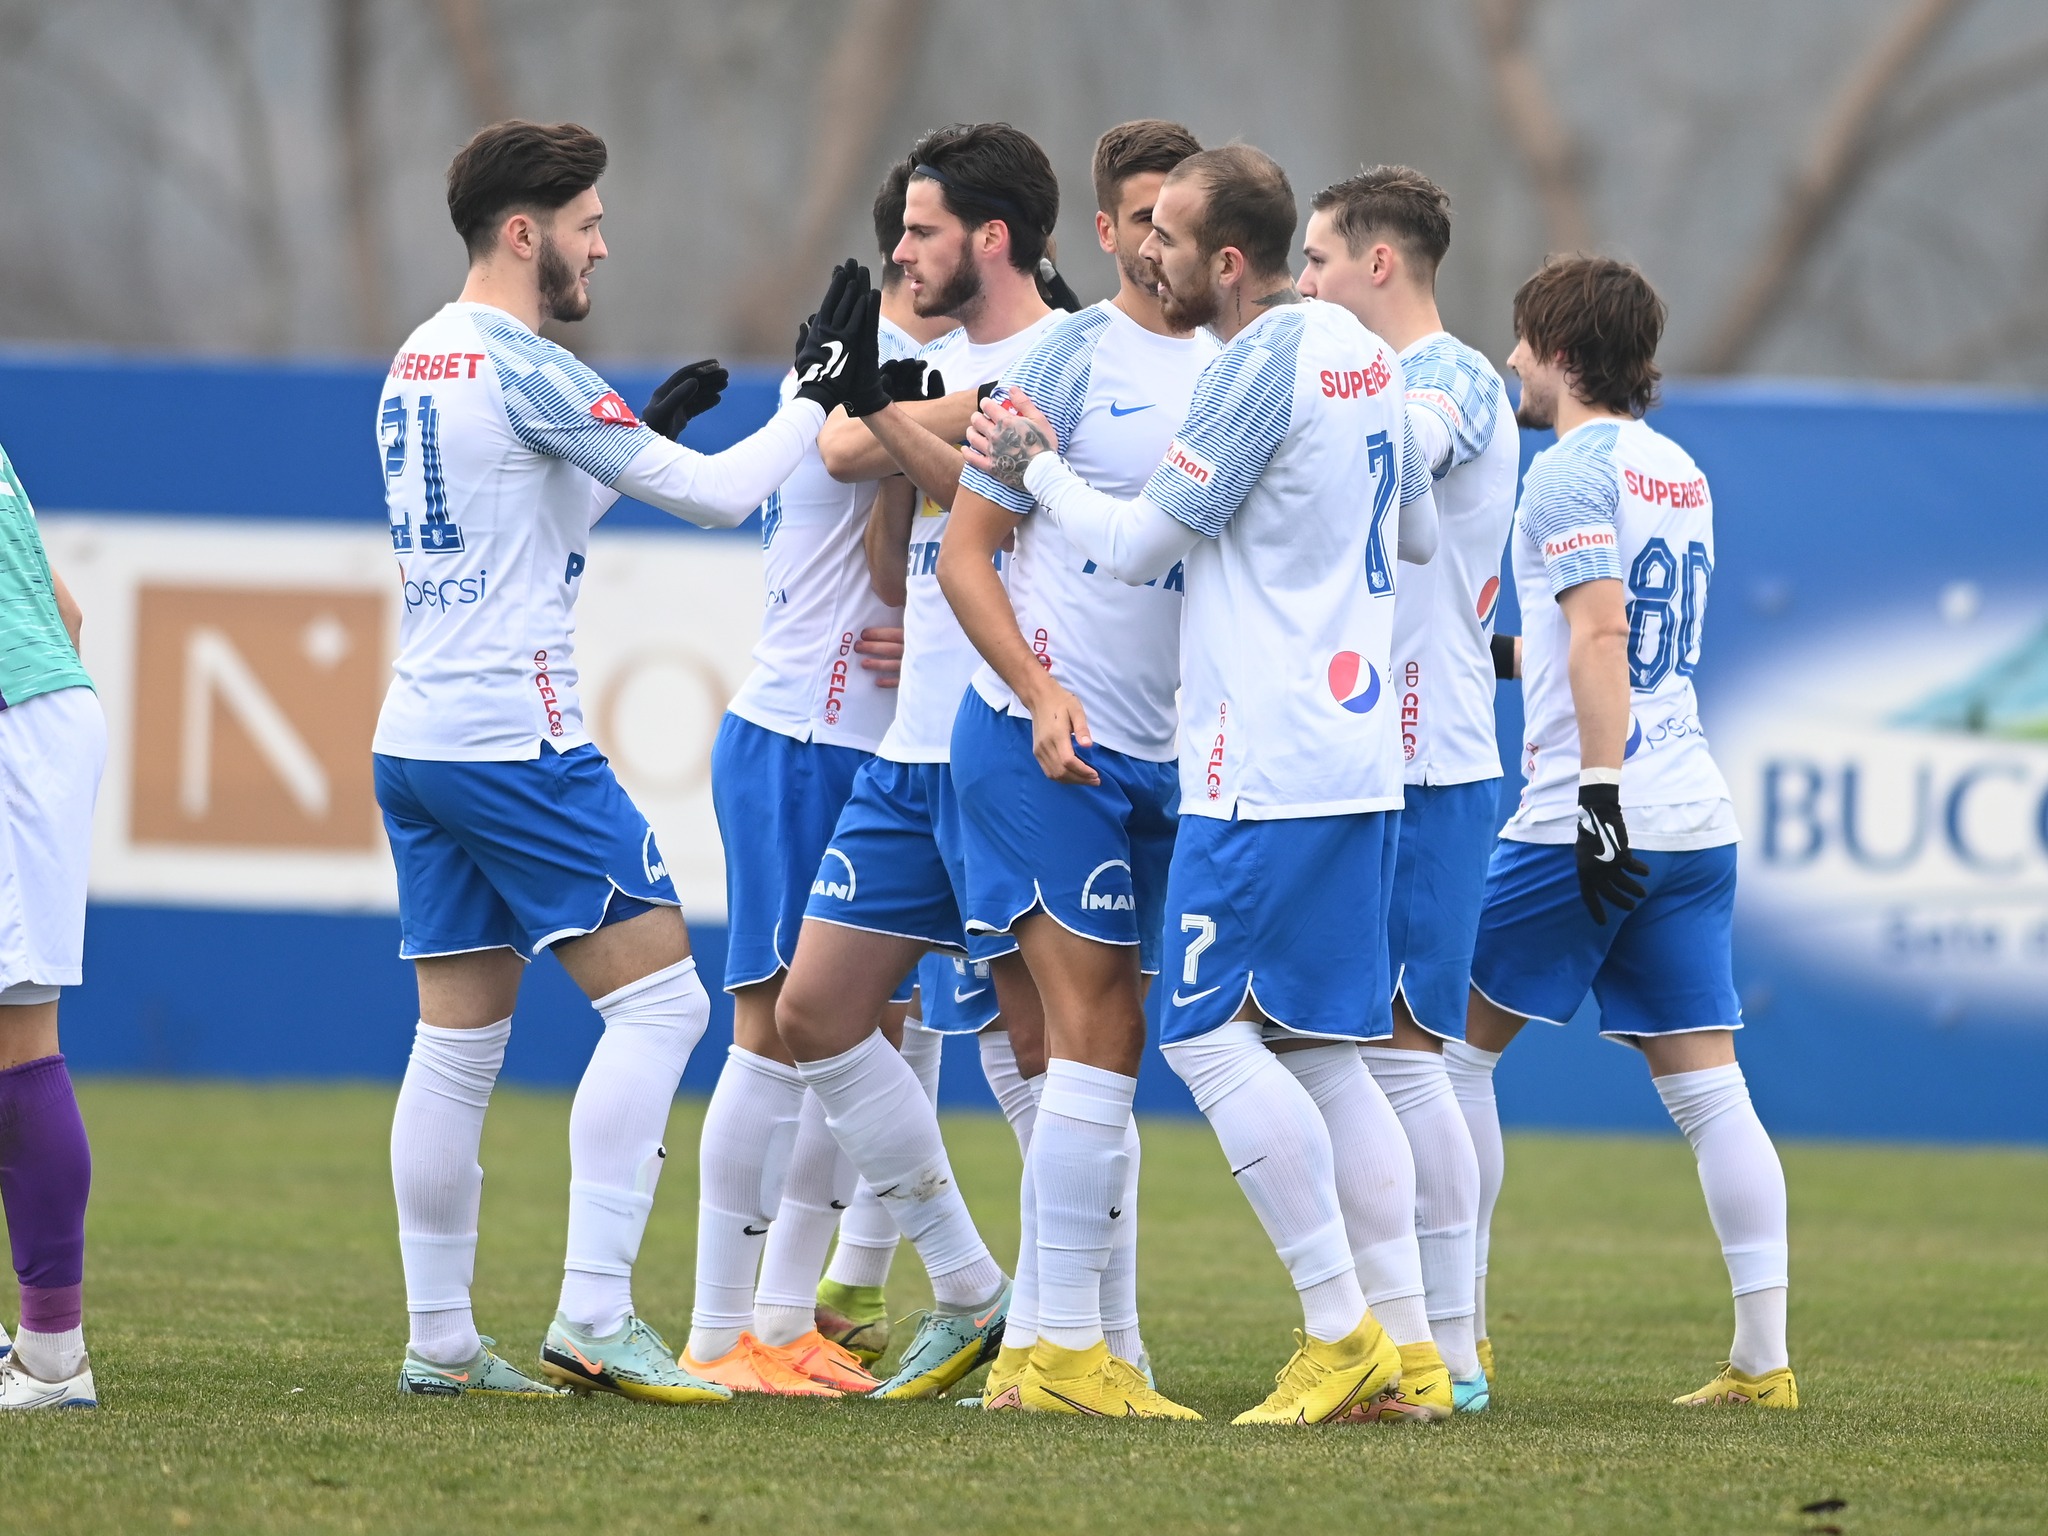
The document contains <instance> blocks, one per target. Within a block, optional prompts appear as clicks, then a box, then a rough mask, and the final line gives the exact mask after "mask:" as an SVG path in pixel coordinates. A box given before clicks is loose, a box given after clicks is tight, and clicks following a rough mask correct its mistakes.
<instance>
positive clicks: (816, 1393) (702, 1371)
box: [676, 1333, 842, 1397]
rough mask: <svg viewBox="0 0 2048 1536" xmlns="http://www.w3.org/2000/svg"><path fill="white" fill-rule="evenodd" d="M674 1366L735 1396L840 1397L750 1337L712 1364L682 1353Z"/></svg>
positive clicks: (746, 1334) (784, 1357) (783, 1357)
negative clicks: (753, 1394)
mask: <svg viewBox="0 0 2048 1536" xmlns="http://www.w3.org/2000/svg"><path fill="white" fill-rule="evenodd" d="M676 1364H677V1365H679V1366H681V1367H682V1368H683V1369H684V1370H686V1371H688V1372H689V1373H690V1374H691V1375H692V1376H697V1377H701V1378H702V1379H703V1380H705V1381H715V1382H717V1383H718V1384H719V1385H720V1386H721V1387H730V1388H731V1389H732V1390H733V1391H735V1392H759V1393H762V1394H763V1395H765V1396H768V1397H839V1396H841V1395H842V1394H841V1393H839V1392H838V1391H836V1390H834V1389H833V1388H831V1387H828V1386H826V1385H825V1384H824V1383H822V1382H817V1381H813V1380H812V1379H811V1378H810V1377H808V1376H806V1375H804V1374H803V1373H802V1372H801V1371H799V1370H797V1368H796V1367H795V1366H794V1365H792V1364H791V1363H790V1361H789V1358H788V1357H787V1356H786V1355H785V1354H784V1353H783V1352H782V1351H781V1350H779V1349H773V1348H770V1347H769V1346H768V1345H766V1344H763V1343H762V1342H761V1341H760V1340H759V1339H757V1338H755V1337H754V1336H753V1335H752V1334H751V1333H742V1334H741V1335H740V1341H739V1343H737V1344H735V1345H733V1347H732V1348H731V1349H729V1350H727V1351H726V1352H725V1353H724V1354H722V1355H720V1356H719V1357H718V1358H717V1359H716V1360H698V1359H696V1358H694V1357H693V1356H691V1355H690V1354H689V1352H688V1351H685V1352H684V1354H683V1356H682V1358H681V1359H680V1360H678V1361H676Z"/></svg>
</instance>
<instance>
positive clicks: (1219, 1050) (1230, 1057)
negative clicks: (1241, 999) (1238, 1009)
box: [1161, 1019, 1275, 1114]
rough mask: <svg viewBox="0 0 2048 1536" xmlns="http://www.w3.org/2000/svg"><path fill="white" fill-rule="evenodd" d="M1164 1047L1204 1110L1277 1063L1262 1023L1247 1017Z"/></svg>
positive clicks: (1196, 1105)
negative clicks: (1264, 1033) (1268, 1047)
mask: <svg viewBox="0 0 2048 1536" xmlns="http://www.w3.org/2000/svg"><path fill="white" fill-rule="evenodd" d="M1161 1049H1162V1051H1163V1052H1164V1054H1165V1056H1166V1060H1167V1064H1168V1065H1169V1066H1171V1067H1172V1068H1173V1070H1174V1071H1175V1072H1176V1073H1177V1074H1179V1077H1180V1080H1181V1081H1182V1082H1184V1083H1186V1084H1187V1085H1188V1092H1189V1093H1191V1094H1193V1095H1194V1097H1195V1107H1196V1108H1197V1109H1199V1110H1201V1111H1202V1113H1203V1114H1207V1113H1208V1112H1209V1111H1210V1110H1211V1109H1213V1108H1214V1107H1215V1106H1216V1105H1217V1104H1218V1103H1219V1102H1221V1101H1222V1100H1223V1099H1224V1098H1226V1097H1227V1096H1228V1095H1229V1094H1231V1093H1232V1092H1234V1091H1235V1090H1237V1089H1239V1088H1241V1087H1243V1086H1244V1085H1245V1084H1246V1083H1248V1082H1250V1081H1251V1080H1252V1078H1254V1077H1255V1076H1257V1075H1258V1074H1259V1073H1260V1072H1262V1071H1265V1070H1266V1069H1267V1068H1268V1067H1271V1066H1273V1065H1275V1062H1274V1059H1273V1053H1272V1052H1271V1051H1269V1050H1267V1049H1266V1043H1265V1041H1264V1040H1262V1039H1261V1038H1260V1037H1259V1027H1258V1025H1256V1024H1253V1023H1250V1022H1249V1021H1247V1020H1244V1019H1233V1020H1232V1021H1231V1022H1230V1023H1228V1024H1223V1025H1219V1026H1218V1027H1217V1028H1215V1029H1212V1030H1210V1031H1209V1032H1208V1033H1207V1034H1206V1035H1198V1036H1197V1037H1196V1038H1194V1039H1193V1040H1176V1041H1174V1042H1172V1043H1171V1044H1169V1045H1165V1046H1163V1047H1161Z"/></svg>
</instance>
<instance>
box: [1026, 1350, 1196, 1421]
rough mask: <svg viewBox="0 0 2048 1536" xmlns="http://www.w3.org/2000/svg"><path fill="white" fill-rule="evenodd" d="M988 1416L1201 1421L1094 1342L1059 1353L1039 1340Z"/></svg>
mask: <svg viewBox="0 0 2048 1536" xmlns="http://www.w3.org/2000/svg"><path fill="white" fill-rule="evenodd" d="M988 1407H989V1408H990V1410H991V1411H994V1410H998V1409H1004V1408H1015V1409H1021V1410H1022V1411H1024V1412H1025V1413H1072V1414H1081V1415H1084V1416H1085V1417H1088V1418H1098V1419H1187V1420H1195V1421H1197V1422H1199V1421H1200V1419H1201V1417H1202V1416H1201V1415H1200V1414H1199V1413H1197V1412H1195V1410H1194V1409H1192V1408H1183V1407H1182V1406H1181V1405H1180V1404H1179V1403H1176V1402H1174V1401H1173V1400H1172V1399H1171V1398H1169V1397H1167V1396H1166V1395H1165V1394H1163V1393H1161V1392H1159V1391H1156V1390H1155V1389H1154V1388H1153V1387H1151V1386H1150V1385H1148V1384H1147V1383H1146V1380H1145V1378H1144V1376H1143V1375H1141V1374H1140V1373H1139V1371H1138V1368H1137V1367H1136V1366H1134V1365H1132V1364H1131V1363H1130V1362H1129V1361H1127V1360H1119V1359H1118V1358H1117V1357H1116V1356H1115V1355H1112V1354H1111V1353H1110V1352H1109V1346H1108V1345H1107V1344H1105V1343H1102V1342H1101V1341H1099V1340H1098V1341H1097V1342H1096V1343H1094V1344H1093V1345H1091V1346H1089V1347H1088V1348H1087V1349H1062V1348H1061V1347H1060V1346H1059V1345H1057V1344H1049V1343H1047V1342H1046V1341H1045V1340H1044V1339H1040V1340H1039V1341H1038V1343H1037V1344H1036V1345H1034V1346H1033V1347H1032V1349H1031V1352H1030V1358H1029V1360H1028V1362H1027V1364H1026V1365H1025V1367H1024V1374H1023V1376H1022V1377H1021V1378H1020V1379H1019V1380H1018V1381H1017V1382H1015V1383H1014V1384H1013V1385H1011V1386H1010V1387H1008V1388H1007V1389H1006V1390H1005V1391H1004V1392H1003V1393H1002V1394H1001V1399H1000V1400H998V1399H996V1398H993V1397H992V1398H990V1399H989V1402H988Z"/></svg>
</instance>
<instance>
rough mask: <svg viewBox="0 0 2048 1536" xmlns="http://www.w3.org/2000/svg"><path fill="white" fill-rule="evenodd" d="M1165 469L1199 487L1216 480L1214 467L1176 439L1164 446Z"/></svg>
mask: <svg viewBox="0 0 2048 1536" xmlns="http://www.w3.org/2000/svg"><path fill="white" fill-rule="evenodd" d="M1166 467H1167V468H1168V469H1170V470H1173V471H1175V472H1176V473H1178V474H1183V475H1186V476H1187V477H1188V478H1189V479H1190V480H1192V481H1194V482H1195V484H1197V485H1200V486H1207V485H1208V484H1209V482H1210V481H1212V480H1214V479H1215V478H1216V466H1215V465H1214V464H1211V463H1210V462H1209V461H1208V460H1207V459H1205V458H1203V457H1202V456H1201V455H1200V454H1199V453H1197V452H1195V450H1194V449H1192V448H1190V447H1189V446H1188V445H1187V444H1186V443H1184V442H1182V441H1181V440H1180V439H1179V438H1177V437H1176V438H1175V439H1174V440H1173V441H1172V442H1171V443H1168V444H1167V445H1166Z"/></svg>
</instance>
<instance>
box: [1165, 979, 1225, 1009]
mask: <svg viewBox="0 0 2048 1536" xmlns="http://www.w3.org/2000/svg"><path fill="white" fill-rule="evenodd" d="M1222 990H1223V984H1222V983H1221V982H1218V983H1217V984H1216V985H1215V986H1213V987H1205V988H1203V990H1201V991H1200V992H1192V993H1190V994H1188V996H1186V997H1182V996H1181V995H1180V989H1179V988H1178V987H1176V988H1175V989H1174V993H1173V1006H1174V1007H1176V1008H1185V1007H1187V1005H1188V1004H1189V1003H1199V1002H1200V1001H1201V1000H1202V999H1203V998H1205V997H1207V996H1208V995H1209V994H1210V993H1211V992H1221V991H1222Z"/></svg>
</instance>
